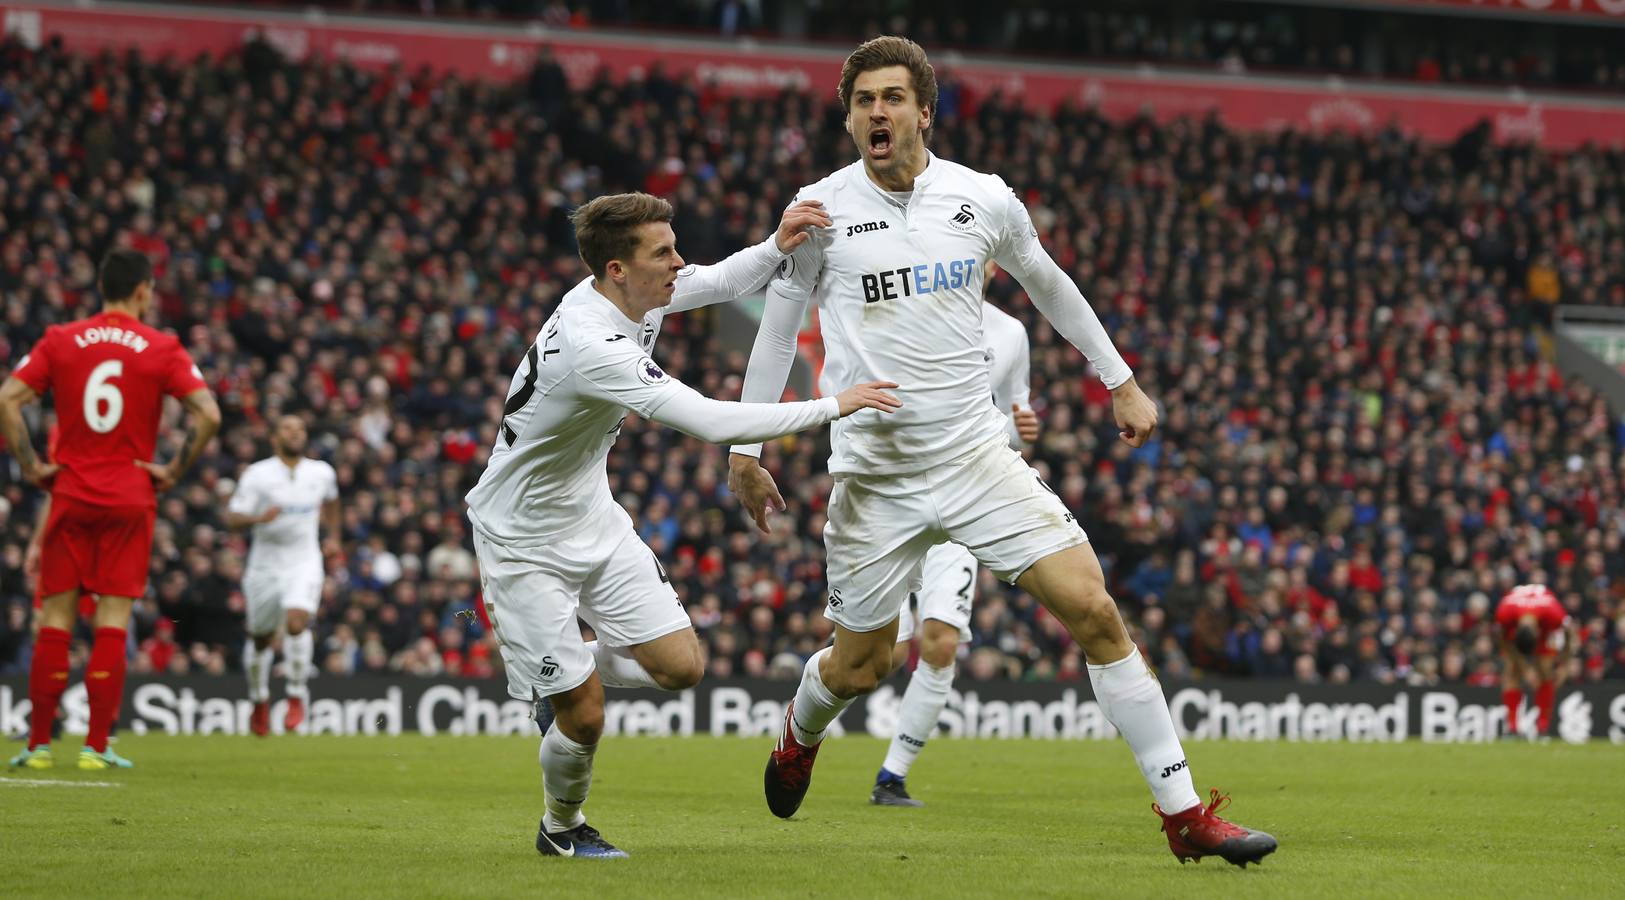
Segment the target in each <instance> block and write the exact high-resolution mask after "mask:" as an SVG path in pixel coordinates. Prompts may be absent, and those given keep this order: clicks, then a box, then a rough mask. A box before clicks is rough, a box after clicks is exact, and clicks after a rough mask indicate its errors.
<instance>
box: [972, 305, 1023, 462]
mask: <svg viewBox="0 0 1625 900" xmlns="http://www.w3.org/2000/svg"><path fill="white" fill-rule="evenodd" d="M982 350H983V351H984V352H985V353H986V354H987V366H988V378H989V380H991V381H992V382H993V408H994V409H996V410H998V411H999V414H1000V415H1002V416H1004V418H1005V426H1006V430H1007V431H1008V432H1009V435H1010V446H1012V447H1014V448H1016V449H1017V450H1019V449H1021V437H1020V436H1019V435H1018V434H1017V433H1016V423H1015V417H1014V416H1012V415H1011V407H1012V406H1020V407H1021V408H1022V409H1026V408H1027V407H1028V406H1029V405H1030V403H1031V400H1032V387H1031V385H1030V383H1029V381H1028V377H1027V371H1028V369H1030V368H1031V367H1032V349H1031V346H1030V345H1029V343H1028V340H1027V327H1026V326H1025V325H1023V324H1022V323H1021V320H1020V319H1017V318H1016V317H1015V316H1012V315H1010V314H1009V313H1007V312H1005V311H1004V310H1002V309H999V308H998V307H997V306H994V305H993V304H991V303H984V304H982Z"/></svg>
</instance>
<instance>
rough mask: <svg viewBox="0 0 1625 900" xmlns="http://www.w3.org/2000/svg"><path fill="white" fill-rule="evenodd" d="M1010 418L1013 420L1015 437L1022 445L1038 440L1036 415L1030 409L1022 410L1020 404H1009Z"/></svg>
mask: <svg viewBox="0 0 1625 900" xmlns="http://www.w3.org/2000/svg"><path fill="white" fill-rule="evenodd" d="M1010 418H1011V419H1014V420H1015V423H1016V435H1017V436H1018V437H1020V438H1021V442H1022V443H1023V444H1031V443H1034V442H1035V441H1037V440H1038V413H1035V412H1033V411H1032V410H1030V409H1022V408H1021V404H1019V403H1012V404H1010Z"/></svg>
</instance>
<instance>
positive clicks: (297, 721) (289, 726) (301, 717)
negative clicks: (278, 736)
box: [282, 697, 305, 734]
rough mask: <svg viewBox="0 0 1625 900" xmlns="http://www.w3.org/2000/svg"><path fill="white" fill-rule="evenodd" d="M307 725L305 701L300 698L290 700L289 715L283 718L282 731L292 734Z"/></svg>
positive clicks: (290, 698)
mask: <svg viewBox="0 0 1625 900" xmlns="http://www.w3.org/2000/svg"><path fill="white" fill-rule="evenodd" d="M304 723H305V701H303V700H301V699H299V698H298V697H289V698H288V713H287V715H285V716H283V717H282V730H283V731H285V732H287V733H289V734H292V733H293V731H294V729H296V728H298V727H299V726H300V725H303V724H304Z"/></svg>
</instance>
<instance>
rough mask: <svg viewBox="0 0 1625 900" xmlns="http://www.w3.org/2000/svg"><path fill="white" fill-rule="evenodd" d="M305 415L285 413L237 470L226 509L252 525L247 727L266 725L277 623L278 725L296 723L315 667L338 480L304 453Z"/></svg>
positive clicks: (234, 522) (246, 578)
mask: <svg viewBox="0 0 1625 900" xmlns="http://www.w3.org/2000/svg"><path fill="white" fill-rule="evenodd" d="M307 444H308V439H307V436H306V433H305V421H304V420H303V419H301V418H299V417H298V416H283V417H282V418H280V419H278V420H277V423H276V428H275V429H274V430H273V431H272V433H271V454H272V455H271V456H270V457H269V458H267V459H262V460H260V461H259V462H257V463H254V464H253V465H251V466H249V467H248V468H247V469H244V470H243V475H242V478H241V479H239V480H238V482H237V491H236V492H235V493H233V494H232V495H231V503H230V504H229V505H228V507H227V509H226V526H227V527H229V528H232V529H234V530H235V529H242V528H249V527H252V528H253V533H252V540H253V544H252V546H250V547H249V550H248V565H247V566H246V567H245V568H244V570H243V595H244V597H245V598H246V599H247V601H248V641H247V643H246V644H245V645H244V647H243V670H244V671H245V672H247V674H248V699H249V700H251V701H253V703H254V713H253V716H252V717H251V718H250V719H249V730H251V731H253V732H254V733H255V734H257V735H260V736H261V737H264V736H265V735H266V734H269V733H270V730H271V663H272V661H273V659H274V654H275V652H276V651H275V649H274V648H273V647H272V646H271V642H272V639H273V638H274V637H275V636H276V633H277V630H278V629H279V628H280V629H283V630H284V632H285V633H284V636H283V638H282V657H283V663H284V669H283V671H284V674H286V675H287V678H288V708H287V713H286V715H285V716H284V717H283V723H282V727H283V729H284V730H286V731H290V732H291V731H293V730H295V729H297V728H298V727H299V726H300V725H301V724H302V723H303V722H304V721H305V706H306V705H307V704H308V703H309V702H310V689H309V687H308V686H307V684H308V682H309V680H310V676H311V674H312V670H313V669H314V668H315V655H316V646H315V636H314V635H313V634H312V632H311V629H310V626H311V619H312V617H314V616H315V615H316V609H317V607H318V606H320V605H321V600H322V583H323V581H324V580H325V579H326V577H327V573H326V568H325V566H324V565H323V558H322V543H321V533H320V532H321V530H322V529H325V530H326V531H327V534H328V537H329V538H336V537H337V535H338V529H339V482H338V475H337V474H336V473H335V472H334V471H333V467H332V466H330V465H328V464H327V463H325V462H322V461H321V460H319V459H309V458H307V457H306V456H305V447H306V445H307Z"/></svg>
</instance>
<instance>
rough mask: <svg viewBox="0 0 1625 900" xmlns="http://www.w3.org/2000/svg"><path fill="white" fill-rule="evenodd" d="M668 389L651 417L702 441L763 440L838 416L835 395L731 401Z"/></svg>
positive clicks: (683, 388)
mask: <svg viewBox="0 0 1625 900" xmlns="http://www.w3.org/2000/svg"><path fill="white" fill-rule="evenodd" d="M678 387H679V389H678V390H674V391H672V392H671V394H670V396H669V397H668V398H667V399H666V402H664V403H662V404H661V405H660V407H659V408H658V409H656V410H655V411H654V414H653V416H652V418H653V419H654V420H655V421H656V422H659V423H660V424H662V425H669V426H671V427H672V428H675V429H677V430H678V431H681V432H683V433H685V434H691V435H693V436H695V437H697V438H699V439H700V440H702V441H709V442H710V443H713V444H726V443H730V442H732V441H765V440H767V439H769V438H776V437H783V436H784V435H787V434H794V433H796V432H798V431H803V430H805V429H808V428H812V427H813V426H816V425H823V424H824V423H826V422H833V421H835V420H836V419H838V418H840V417H841V407H840V404H839V403H838V402H837V401H836V399H835V398H834V397H821V398H819V399H817V400H802V401H800V402H798V403H730V402H727V401H724V400H712V399H711V398H709V397H706V396H704V395H702V394H700V392H698V391H696V390H694V389H693V388H690V387H688V386H686V385H678Z"/></svg>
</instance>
